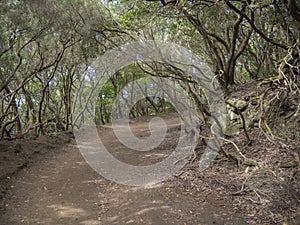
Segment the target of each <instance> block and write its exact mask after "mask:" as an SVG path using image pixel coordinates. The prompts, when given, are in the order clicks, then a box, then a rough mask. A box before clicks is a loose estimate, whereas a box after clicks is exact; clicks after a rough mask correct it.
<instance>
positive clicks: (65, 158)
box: [0, 114, 300, 225]
mask: <svg viewBox="0 0 300 225" xmlns="http://www.w3.org/2000/svg"><path fill="white" fill-rule="evenodd" d="M161 116H162V118H164V120H165V121H166V122H167V124H168V134H167V136H166V139H165V140H164V142H163V143H162V144H161V145H160V146H159V147H158V148H157V149H156V150H154V151H150V152H146V153H144V152H139V153H138V154H137V153H133V152H131V151H128V149H127V150H126V148H124V146H122V144H121V143H119V141H118V140H117V139H116V137H115V136H114V133H113V131H112V129H111V127H110V126H109V125H105V126H101V127H99V133H100V135H101V139H102V140H103V142H104V144H105V146H106V147H107V148H108V149H109V150H110V152H111V154H113V155H115V157H116V158H118V159H119V160H122V161H125V162H128V163H131V164H134V165H145V164H149V163H155V162H158V161H160V160H162V159H163V158H164V157H166V156H167V155H168V154H169V153H170V152H171V151H172V147H173V146H174V145H176V143H177V141H178V136H179V133H178V132H179V128H180V127H179V126H180V121H179V119H178V117H177V115H176V114H165V115H161ZM150 119H151V117H150V116H148V117H142V118H138V119H134V120H133V121H132V123H131V128H132V129H133V131H134V132H136V134H137V135H138V136H140V137H146V136H147V135H149V130H148V122H149V120H150ZM250 135H251V138H252V139H253V144H252V145H251V146H245V147H244V148H243V149H241V152H242V153H243V154H244V155H245V156H246V157H247V158H251V159H253V160H255V161H257V162H258V165H257V166H247V165H244V164H239V165H238V164H237V163H236V162H234V161H233V160H230V159H228V158H226V157H225V156H224V155H222V154H220V156H219V157H218V158H217V159H216V160H214V161H213V162H212V163H211V166H210V167H209V168H208V169H206V170H205V171H203V172H199V171H198V170H197V161H194V162H191V163H189V164H187V165H186V166H185V167H184V168H183V170H182V171H181V173H179V174H178V175H177V176H174V177H173V178H171V179H169V180H167V181H164V182H162V183H160V184H156V185H153V186H149V187H147V188H142V187H131V186H125V185H120V184H117V183H114V182H112V181H109V180H107V179H105V178H103V177H102V176H100V175H99V174H98V173H96V172H95V171H93V169H91V167H90V166H89V165H88V164H87V162H86V161H85V160H84V158H83V157H82V155H81V154H80V151H79V150H78V148H77V146H76V141H75V139H74V137H73V135H72V134H69V133H60V134H56V135H51V136H42V137H40V138H38V139H36V140H27V139H23V140H13V141H8V140H6V141H2V142H0V185H1V186H0V191H1V199H0V210H1V211H0V224H1V225H10V224H14V225H15V224H16V225H18V224H30V225H33V224H40V225H42V224H43V225H48V224H49V225H52V224H55V225H65V224H70V225H71V224H72V225H75V224H82V225H98V224H147V225H149V224H158V225H163V224H176V225H177V224H181V225H183V224H191V225H192V224H193V225H194V224H199V225H200V224H203V225H206V224H236V225H242V224H295V225H296V224H300V197H299V196H300V185H299V183H300V169H299V165H293V164H291V163H293V160H294V158H295V154H299V142H297V141H289V143H285V144H284V143H272V142H270V141H268V140H267V139H266V138H265V136H264V135H262V134H260V133H259V132H253V133H251V134H250ZM231 140H232V141H235V142H236V143H237V144H238V145H239V146H241V145H242V143H243V141H242V140H245V138H244V137H243V135H242V134H240V135H239V136H237V137H234V138H232V139H231ZM201 148H203V147H201V146H200V147H199V148H198V151H199V154H201ZM224 149H225V150H226V151H228V152H232V153H233V154H238V153H237V152H236V150H235V149H234V148H233V146H232V145H231V144H230V143H225V144H224Z"/></svg>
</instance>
